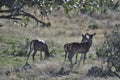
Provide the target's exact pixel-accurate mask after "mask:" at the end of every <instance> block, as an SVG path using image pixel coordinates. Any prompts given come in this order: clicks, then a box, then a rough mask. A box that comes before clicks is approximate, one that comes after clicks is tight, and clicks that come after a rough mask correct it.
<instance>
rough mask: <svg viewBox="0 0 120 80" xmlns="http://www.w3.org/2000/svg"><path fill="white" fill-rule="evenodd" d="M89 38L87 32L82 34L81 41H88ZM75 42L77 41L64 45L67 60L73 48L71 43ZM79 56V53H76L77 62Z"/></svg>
mask: <svg viewBox="0 0 120 80" xmlns="http://www.w3.org/2000/svg"><path fill="white" fill-rule="evenodd" d="M87 40H88V38H87V37H86V34H85V35H84V34H82V40H81V42H86V41H87ZM73 43H75V42H71V43H67V44H65V45H64V50H65V61H66V56H67V54H68V53H69V52H70V50H71V45H72V44H73ZM77 57H78V53H77V54H76V61H75V64H76V63H77Z"/></svg>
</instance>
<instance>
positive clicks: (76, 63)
mask: <svg viewBox="0 0 120 80" xmlns="http://www.w3.org/2000/svg"><path fill="white" fill-rule="evenodd" d="M77 58H78V53H77V54H76V60H75V64H77Z"/></svg>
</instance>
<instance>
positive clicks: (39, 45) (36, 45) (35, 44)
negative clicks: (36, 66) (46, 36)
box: [26, 39, 50, 63]
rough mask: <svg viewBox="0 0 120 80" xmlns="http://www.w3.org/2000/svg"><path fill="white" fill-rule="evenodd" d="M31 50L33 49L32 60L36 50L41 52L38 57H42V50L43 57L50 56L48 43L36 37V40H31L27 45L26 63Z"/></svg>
mask: <svg viewBox="0 0 120 80" xmlns="http://www.w3.org/2000/svg"><path fill="white" fill-rule="evenodd" d="M32 51H34V52H33V54H32V59H33V61H34V60H35V59H34V56H35V54H36V52H37V51H40V52H41V53H40V59H42V51H43V52H44V54H45V58H48V57H49V56H50V53H49V49H48V45H47V43H46V42H45V41H43V40H38V39H36V40H32V41H31V42H30V45H29V53H28V56H27V61H26V63H28V59H29V56H30V54H31V53H32Z"/></svg>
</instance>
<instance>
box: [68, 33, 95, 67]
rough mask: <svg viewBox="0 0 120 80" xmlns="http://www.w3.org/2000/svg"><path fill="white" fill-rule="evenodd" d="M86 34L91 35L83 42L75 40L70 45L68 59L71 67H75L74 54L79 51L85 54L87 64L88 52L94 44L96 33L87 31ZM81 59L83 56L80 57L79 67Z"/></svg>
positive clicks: (84, 58)
mask: <svg viewBox="0 0 120 80" xmlns="http://www.w3.org/2000/svg"><path fill="white" fill-rule="evenodd" d="M86 35H88V36H89V39H88V40H87V41H85V42H82V43H78V42H74V43H72V44H71V46H70V51H69V53H68V60H69V62H70V68H72V67H73V63H72V58H73V56H74V55H75V54H78V53H79V54H83V55H84V56H83V64H85V60H86V54H87V53H88V51H89V49H90V47H91V46H92V41H93V37H94V36H95V35H96V33H93V34H89V33H86ZM81 57H82V56H81ZM81 60H82V58H80V60H79V64H78V67H79V65H80V62H81Z"/></svg>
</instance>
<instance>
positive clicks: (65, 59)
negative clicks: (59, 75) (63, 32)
mask: <svg viewBox="0 0 120 80" xmlns="http://www.w3.org/2000/svg"><path fill="white" fill-rule="evenodd" d="M66 56H67V51H66V50H65V61H66Z"/></svg>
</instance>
